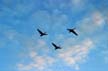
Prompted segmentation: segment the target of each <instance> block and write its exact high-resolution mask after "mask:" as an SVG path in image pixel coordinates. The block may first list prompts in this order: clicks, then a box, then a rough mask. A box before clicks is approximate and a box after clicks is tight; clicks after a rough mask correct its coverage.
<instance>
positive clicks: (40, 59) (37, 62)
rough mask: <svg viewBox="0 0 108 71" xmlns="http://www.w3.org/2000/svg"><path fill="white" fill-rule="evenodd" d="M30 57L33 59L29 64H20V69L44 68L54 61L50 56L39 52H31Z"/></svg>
mask: <svg viewBox="0 0 108 71" xmlns="http://www.w3.org/2000/svg"><path fill="white" fill-rule="evenodd" d="M29 57H30V58H31V59H32V60H31V62H30V63H29V64H26V65H25V64H18V65H17V66H18V69H19V70H21V71H23V70H31V69H37V70H44V69H46V68H47V67H48V66H50V65H52V64H53V63H54V59H53V58H52V57H50V56H41V55H38V53H37V52H34V51H32V52H30V54H29Z"/></svg>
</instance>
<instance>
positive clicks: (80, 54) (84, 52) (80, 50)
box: [58, 39, 93, 70]
mask: <svg viewBox="0 0 108 71" xmlns="http://www.w3.org/2000/svg"><path fill="white" fill-rule="evenodd" d="M92 45H93V42H92V41H91V40H90V39H86V40H84V41H83V42H82V43H81V44H79V45H75V46H69V48H68V49H67V50H63V51H62V52H61V53H60V54H58V56H59V57H60V58H61V59H62V60H64V61H65V62H66V63H67V65H69V66H73V67H74V68H75V69H77V70H79V66H78V64H79V63H82V62H83V61H85V60H86V58H87V56H88V53H89V51H90V49H91V48H92Z"/></svg>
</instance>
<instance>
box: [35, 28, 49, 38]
mask: <svg viewBox="0 0 108 71" xmlns="http://www.w3.org/2000/svg"><path fill="white" fill-rule="evenodd" d="M37 31H38V32H39V34H40V36H44V35H48V34H47V33H46V32H42V31H41V30H39V29H37Z"/></svg>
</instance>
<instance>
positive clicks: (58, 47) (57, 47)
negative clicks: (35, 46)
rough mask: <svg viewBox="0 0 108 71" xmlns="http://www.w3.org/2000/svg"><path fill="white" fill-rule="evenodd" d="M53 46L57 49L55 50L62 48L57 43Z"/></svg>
mask: <svg viewBox="0 0 108 71" xmlns="http://www.w3.org/2000/svg"><path fill="white" fill-rule="evenodd" d="M52 45H53V46H54V47H55V50H56V49H61V47H60V46H57V45H56V44H55V43H52Z"/></svg>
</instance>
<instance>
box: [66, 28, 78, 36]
mask: <svg viewBox="0 0 108 71" xmlns="http://www.w3.org/2000/svg"><path fill="white" fill-rule="evenodd" d="M67 30H68V31H69V32H70V33H73V34H74V35H76V36H78V34H77V33H76V31H75V28H73V29H67Z"/></svg>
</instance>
